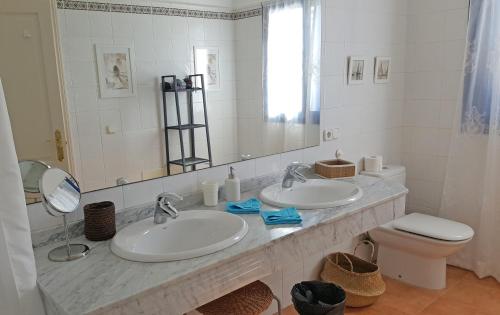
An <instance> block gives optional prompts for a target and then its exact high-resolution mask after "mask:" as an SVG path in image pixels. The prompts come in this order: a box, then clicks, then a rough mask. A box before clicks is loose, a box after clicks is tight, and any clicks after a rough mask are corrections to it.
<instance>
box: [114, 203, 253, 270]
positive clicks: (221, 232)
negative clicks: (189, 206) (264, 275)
mask: <svg viewBox="0 0 500 315" xmlns="http://www.w3.org/2000/svg"><path fill="white" fill-rule="evenodd" d="M247 232H248V224H247V223H246V222H245V220H243V219H242V218H241V217H239V216H236V215H233V214H230V213H227V212H222V211H211V210H190V211H181V212H179V216H178V217H177V218H176V219H171V218H169V219H168V220H167V222H166V223H163V224H154V223H153V218H148V219H145V220H142V221H139V222H136V223H133V224H131V225H129V226H127V227H126V228H124V229H123V230H121V231H120V232H118V233H117V234H116V235H115V237H114V238H113V241H112V242H111V251H112V252H113V253H115V254H116V255H118V256H120V257H122V258H125V259H128V260H134V261H142V262H161V261H172V260H182V259H188V258H193V257H198V256H203V255H208V254H211V253H214V252H216V251H219V250H222V249H224V248H226V247H229V246H231V245H233V244H235V243H237V242H239V241H240V240H241V239H243V237H245V235H246V234H247Z"/></svg>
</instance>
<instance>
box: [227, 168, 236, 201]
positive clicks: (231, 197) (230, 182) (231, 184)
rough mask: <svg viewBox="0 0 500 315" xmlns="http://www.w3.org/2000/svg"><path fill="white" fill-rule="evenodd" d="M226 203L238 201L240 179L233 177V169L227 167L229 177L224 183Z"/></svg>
mask: <svg viewBox="0 0 500 315" xmlns="http://www.w3.org/2000/svg"><path fill="white" fill-rule="evenodd" d="M224 191H225V192H226V200H227V201H239V200H240V179H239V178H238V177H236V176H235V175H234V167H232V166H230V167H229V175H228V177H227V178H226V181H225V183H224Z"/></svg>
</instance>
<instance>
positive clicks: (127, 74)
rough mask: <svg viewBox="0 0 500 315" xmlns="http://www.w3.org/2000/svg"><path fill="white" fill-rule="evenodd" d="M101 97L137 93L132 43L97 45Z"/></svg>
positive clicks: (124, 95) (128, 95)
mask: <svg viewBox="0 0 500 315" xmlns="http://www.w3.org/2000/svg"><path fill="white" fill-rule="evenodd" d="M95 53H96V60H97V75H98V78H99V91H100V95H101V98H107V97H130V96H134V95H135V90H136V87H135V73H134V57H135V56H134V50H133V47H132V45H127V46H122V45H101V44H96V45H95Z"/></svg>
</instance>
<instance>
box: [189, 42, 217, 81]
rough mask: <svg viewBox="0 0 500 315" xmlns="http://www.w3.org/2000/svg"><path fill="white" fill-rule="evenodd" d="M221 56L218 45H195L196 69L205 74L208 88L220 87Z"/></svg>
mask: <svg viewBox="0 0 500 315" xmlns="http://www.w3.org/2000/svg"><path fill="white" fill-rule="evenodd" d="M219 58H220V57H219V48H217V47H196V46H195V47H194V69H195V72H196V73H197V74H203V75H204V77H205V86H206V87H207V90H219V89H220V69H219ZM196 86H199V83H198V82H196Z"/></svg>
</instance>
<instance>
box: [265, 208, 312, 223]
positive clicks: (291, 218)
mask: <svg viewBox="0 0 500 315" xmlns="http://www.w3.org/2000/svg"><path fill="white" fill-rule="evenodd" d="M260 215H261V216H262V219H264V222H265V223H266V224H268V225H276V224H300V223H302V218H301V217H300V214H299V213H298V212H297V209H296V208H286V209H281V210H279V211H262V212H261V213H260Z"/></svg>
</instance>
